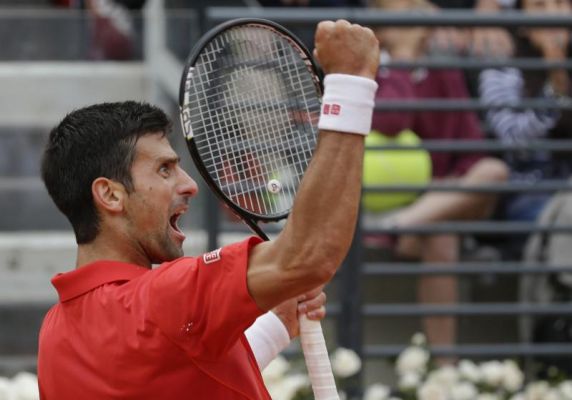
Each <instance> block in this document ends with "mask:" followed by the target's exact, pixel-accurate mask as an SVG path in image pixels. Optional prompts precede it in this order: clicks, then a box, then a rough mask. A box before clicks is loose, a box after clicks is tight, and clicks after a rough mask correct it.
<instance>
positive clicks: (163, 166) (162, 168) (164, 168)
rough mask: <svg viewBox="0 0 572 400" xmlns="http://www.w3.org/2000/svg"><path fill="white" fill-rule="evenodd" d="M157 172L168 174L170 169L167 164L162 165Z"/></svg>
mask: <svg viewBox="0 0 572 400" xmlns="http://www.w3.org/2000/svg"><path fill="white" fill-rule="evenodd" d="M159 172H160V173H161V174H162V175H165V176H168V175H169V174H170V173H171V169H170V168H169V166H168V165H162V166H161V168H159Z"/></svg>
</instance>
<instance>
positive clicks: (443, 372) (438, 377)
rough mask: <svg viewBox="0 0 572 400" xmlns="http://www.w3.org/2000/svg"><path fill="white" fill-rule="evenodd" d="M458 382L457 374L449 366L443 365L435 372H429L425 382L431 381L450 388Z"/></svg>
mask: <svg viewBox="0 0 572 400" xmlns="http://www.w3.org/2000/svg"><path fill="white" fill-rule="evenodd" d="M458 380H459V373H458V372H457V370H456V369H455V368H454V367H452V366H451V365H444V366H442V367H441V368H439V369H436V370H435V371H431V373H430V374H429V376H428V377H427V381H433V382H436V383H438V384H440V385H443V386H445V387H451V386H453V385H454V384H455V383H457V381H458Z"/></svg>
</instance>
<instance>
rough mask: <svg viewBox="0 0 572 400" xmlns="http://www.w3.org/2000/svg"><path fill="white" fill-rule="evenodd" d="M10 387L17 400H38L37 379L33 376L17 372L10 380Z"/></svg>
mask: <svg viewBox="0 0 572 400" xmlns="http://www.w3.org/2000/svg"><path fill="white" fill-rule="evenodd" d="M12 387H13V388H14V392H15V393H16V399H18V400H38V399H39V398H40V391H39V389H38V378H37V376H36V375H35V374H31V373H29V372H19V373H18V374H17V375H16V376H15V377H14V378H12Z"/></svg>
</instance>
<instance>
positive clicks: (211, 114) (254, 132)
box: [188, 27, 320, 216]
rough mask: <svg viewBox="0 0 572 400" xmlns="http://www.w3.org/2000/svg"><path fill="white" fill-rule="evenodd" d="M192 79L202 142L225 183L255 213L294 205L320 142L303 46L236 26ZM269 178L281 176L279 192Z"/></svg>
mask: <svg viewBox="0 0 572 400" xmlns="http://www.w3.org/2000/svg"><path fill="white" fill-rule="evenodd" d="M190 86H191V87H190V92H189V96H188V99H189V101H188V107H189V108H190V115H191V124H192V131H193V135H194V140H195V143H196V147H197V150H198V152H199V153H200V155H201V158H202V160H203V162H204V164H205V167H206V168H207V170H208V173H209V174H210V175H211V177H212V178H213V179H214V180H215V181H216V182H217V184H218V185H219V187H220V188H221V190H222V191H223V192H224V193H225V194H226V195H227V196H228V197H229V198H230V199H231V200H232V201H233V202H234V203H235V204H237V205H239V206H240V207H242V208H245V209H246V210H248V211H250V212H254V213H256V214H261V215H266V216H272V215H277V214H282V213H285V212H288V211H289V210H290V208H291V206H292V201H293V198H294V196H295V192H296V189H297V187H298V185H299V184H300V180H301V177H302V175H303V172H304V171H305V170H306V167H307V164H308V163H309V161H310V158H311V155H312V151H313V148H314V147H315V143H316V133H317V127H316V125H317V118H318V115H319V110H320V104H319V100H318V94H317V89H316V85H315V82H314V81H313V77H312V76H311V75H310V73H309V71H308V67H307V65H306V63H305V61H304V60H303V59H302V58H301V56H300V55H299V54H298V52H297V50H294V49H293V48H292V46H291V44H290V43H289V42H288V41H287V39H285V38H283V37H279V36H277V35H276V34H275V33H273V32H271V31H269V30H268V29H265V28H256V27H254V28H253V27H243V28H235V29H232V30H230V31H228V32H227V34H225V35H221V36H218V37H217V38H216V39H215V40H213V41H212V42H211V44H210V45H209V46H208V47H207V48H205V51H203V53H202V54H201V56H200V57H199V59H198V61H197V63H196V64H195V69H194V71H193V76H192V84H191V85H190ZM213 133H214V134H213ZM271 180H277V181H278V182H279V183H280V184H281V190H280V191H279V192H278V193H271V192H269V190H268V189H267V186H268V183H269V181H271Z"/></svg>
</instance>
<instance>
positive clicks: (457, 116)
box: [438, 70, 485, 177]
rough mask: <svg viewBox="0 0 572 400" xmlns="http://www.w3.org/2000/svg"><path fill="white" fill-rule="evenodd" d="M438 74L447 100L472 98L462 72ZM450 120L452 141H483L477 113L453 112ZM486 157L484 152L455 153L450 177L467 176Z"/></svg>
mask: <svg viewBox="0 0 572 400" xmlns="http://www.w3.org/2000/svg"><path fill="white" fill-rule="evenodd" d="M438 74H439V78H440V79H441V81H442V84H441V85H440V87H442V88H444V89H445V91H446V92H445V93H444V95H443V97H445V98H447V99H468V98H470V97H471V96H470V94H469V90H468V88H467V84H466V82H465V76H464V75H463V73H462V72H461V71H460V70H442V71H439V72H438ZM449 118H450V119H451V123H452V129H451V131H452V132H453V135H454V136H453V137H452V138H451V139H460V140H475V141H481V140H483V137H484V134H483V130H482V129H481V124H480V122H479V118H478V116H477V114H476V113H475V112H472V111H459V112H452V113H450V114H449ZM484 156H485V154H484V153H482V152H471V153H454V155H453V157H452V161H453V163H452V169H451V172H450V176H455V177H459V176H463V175H465V174H466V173H467V172H468V171H469V169H471V168H472V166H473V165H475V164H476V163H477V162H478V161H479V160H481V159H482V158H483V157H484Z"/></svg>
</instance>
